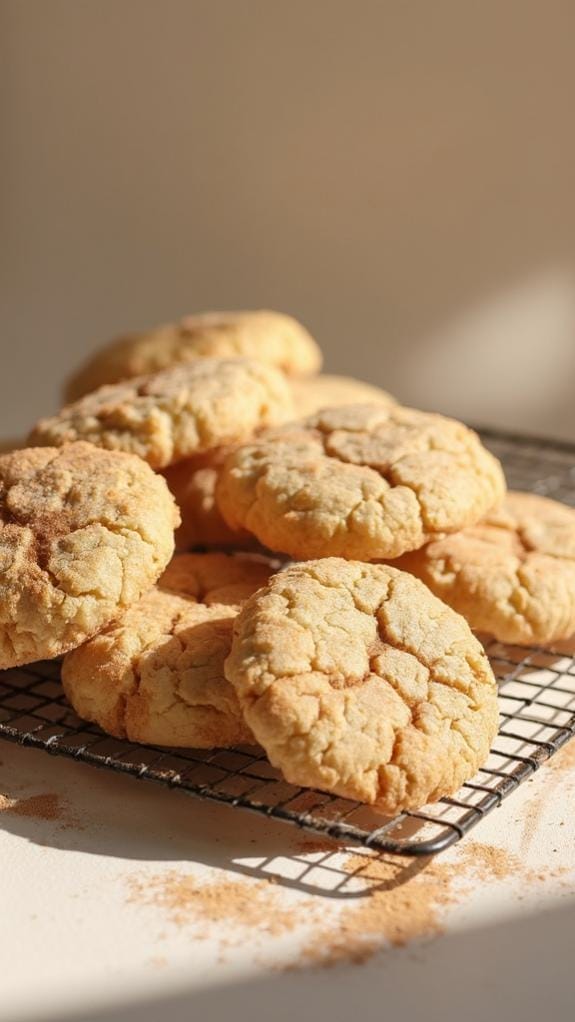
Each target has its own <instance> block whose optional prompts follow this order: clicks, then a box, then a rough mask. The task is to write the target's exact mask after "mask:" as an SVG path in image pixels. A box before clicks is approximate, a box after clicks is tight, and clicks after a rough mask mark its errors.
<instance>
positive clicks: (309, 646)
mask: <svg viewBox="0 0 575 1022" xmlns="http://www.w3.org/2000/svg"><path fill="white" fill-rule="evenodd" d="M225 669H226V676H227V678H228V679H229V680H230V681H231V683H232V684H233V686H234V688H235V690H236V692H237V695H238V698H239V702H240V706H241V708H242V711H243V714H244V718H245V721H246V723H247V724H248V725H249V727H250V728H251V730H252V732H253V734H254V736H255V738H256V739H257V741H258V742H259V743H260V744H261V745H262V746H263V748H264V749H265V750H266V752H267V754H268V757H269V759H270V761H271V762H272V763H273V764H274V766H276V767H279V768H280V769H281V770H282V772H283V774H284V775H285V777H286V779H287V780H288V781H290V782H291V783H293V784H298V785H302V786H311V787H318V788H321V789H324V790H326V791H330V792H333V793H335V794H337V795H341V796H343V797H346V798H351V799H356V800H358V801H360V802H367V803H369V804H371V805H373V806H375V807H377V809H379V810H380V811H381V812H383V813H386V814H390V815H391V814H394V813H396V812H399V811H401V810H403V809H413V808H417V807H420V806H422V805H424V804H425V803H427V802H430V801H433V800H435V799H438V798H441V797H442V796H444V795H447V794H451V793H453V792H455V791H456V790H457V789H458V788H459V786H460V785H461V784H462V783H463V782H464V781H466V780H468V779H469V778H470V777H472V776H473V774H474V773H475V772H476V770H477V769H478V768H479V767H480V766H481V764H482V763H483V762H484V761H485V759H486V758H487V755H488V752H489V747H490V743H491V741H492V739H493V737H494V735H495V733H496V730H497V720H498V714H497V694H496V684H495V679H494V677H493V673H492V671H491V668H490V666H489V662H488V660H487V657H486V655H485V652H484V650H483V647H482V646H481V645H480V643H479V642H478V641H477V640H476V639H475V638H474V636H473V635H472V633H471V631H470V629H469V626H468V625H467V624H466V622H465V621H464V619H463V618H462V617H460V615H459V614H456V613H455V612H454V611H453V610H451V608H449V607H446V606H445V604H443V603H441V601H440V600H438V599H437V598H436V597H435V596H433V595H432V594H431V593H430V592H429V590H428V589H426V587H425V586H424V585H423V584H422V583H421V582H420V581H419V580H418V579H415V578H413V577H412V576H411V575H408V574H406V573H405V572H401V571H397V570H396V569H394V568H392V567H388V566H386V565H373V564H365V563H360V562H354V561H344V560H341V559H339V558H326V559H325V560H320V561H309V562H307V563H301V564H294V565H292V566H290V567H289V568H287V569H286V570H285V571H282V572H280V573H278V574H277V575H274V576H273V578H272V579H271V580H270V582H269V584H268V585H267V586H266V587H265V588H264V589H261V590H260V591H259V592H258V593H256V594H255V595H254V596H252V597H251V598H250V599H249V600H248V601H247V603H246V604H245V606H244V608H243V610H242V612H241V614H240V615H239V617H238V619H237V620H236V623H235V625H234V640H233V645H232V650H231V653H230V656H229V657H228V659H227V661H226V667H225Z"/></svg>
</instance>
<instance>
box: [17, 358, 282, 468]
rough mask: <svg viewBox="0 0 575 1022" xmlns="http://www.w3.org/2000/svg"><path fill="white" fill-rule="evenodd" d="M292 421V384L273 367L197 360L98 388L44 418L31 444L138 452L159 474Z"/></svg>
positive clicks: (237, 361)
mask: <svg viewBox="0 0 575 1022" xmlns="http://www.w3.org/2000/svg"><path fill="white" fill-rule="evenodd" d="M292 415H293V403H292V398H291V392H290V390H289V385H288V382H287V380H286V377H285V376H284V375H283V373H281V372H280V371H279V370H278V369H274V368H273V367H272V366H269V365H264V364H263V363H261V362H256V361H254V360H252V359H241V358H238V359H210V358H202V359H197V360H196V361H195V362H191V363H190V364H189V365H180V366H175V367H174V368H172V369H166V370H165V371H164V372H161V373H156V374H155V375H153V376H140V377H137V378H136V379H133V380H128V381H127V382H126V383H117V384H115V385H112V386H109V387H101V388H100V390H97V391H95V392H94V393H93V394H88V395H87V397H84V398H81V399H80V400H79V401H76V402H75V403H74V404H71V405H68V406H67V407H66V408H63V409H62V411H61V412H60V413H59V415H55V416H53V417H52V418H49V419H42V420H41V421H40V422H39V423H38V424H37V425H36V427H35V428H34V430H33V431H32V434H31V437H30V443H35V444H49V445H50V446H56V447H59V446H61V445H62V444H66V443H70V442H71V441H73V440H88V441H90V442H91V443H93V444H96V445H97V446H98V447H104V448H106V449H107V450H116V451H128V452H129V453H130V454H138V455H139V456H140V457H141V458H143V459H144V461H147V462H148V464H149V465H151V466H152V468H156V469H159V468H166V466H168V465H172V464H175V463H176V462H177V461H182V460H183V459H184V458H189V457H191V456H192V455H195V454H202V453H204V452H205V451H210V450H213V449H214V448H217V447H221V446H223V445H225V444H233V443H236V442H238V441H240V440H245V439H247V438H248V437H250V436H252V435H253V433H254V432H255V430H257V429H260V428H262V427H266V426H273V425H277V424H278V423H281V422H285V421H286V419H289V418H291V417H292Z"/></svg>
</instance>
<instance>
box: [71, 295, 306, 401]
mask: <svg viewBox="0 0 575 1022" xmlns="http://www.w3.org/2000/svg"><path fill="white" fill-rule="evenodd" d="M237 356H240V357H246V358H256V359H259V361H260V362H266V363H267V364H268V365H272V366H275V367H276V368H277V369H281V370H282V371H283V372H284V373H286V374H287V375H288V376H300V375H306V374H308V373H316V372H318V370H319V369H320V367H321V361H322V359H321V352H320V349H319V347H318V345H317V344H316V342H315V341H314V339H313V337H312V336H311V334H309V333H308V331H307V330H306V329H305V327H303V326H302V325H301V323H298V321H297V320H296V319H293V318H292V316H286V315H284V314H283V313H280V312H267V311H259V312H206V313H203V314H200V315H197V316H185V317H184V318H183V319H181V320H179V321H178V322H176V323H168V324H166V325H165V326H160V327H156V329H155V330H149V331H147V332H145V333H140V334H130V335H129V336H126V337H120V338H118V339H117V340H114V341H112V342H111V343H110V344H108V345H106V346H105V347H104V348H102V349H101V350H99V351H97V352H96V354H95V355H93V356H92V357H91V358H90V360H89V361H88V362H87V363H86V364H85V365H84V366H83V367H82V368H81V369H80V370H79V371H78V372H77V373H75V374H74V376H72V378H71V379H70V380H69V382H68V384H67V386H66V392H65V397H66V401H68V402H70V401H77V400H78V398H80V397H83V396H84V394H88V393H89V392H90V391H92V390H96V389H97V388H98V387H102V386H103V385H104V384H109V383H119V382H120V381H121V380H128V379H131V378H132V377H133V376H146V375H147V374H149V373H157V372H160V371H161V370H162V369H168V368H169V367H170V366H173V365H177V364H180V363H182V362H193V361H195V360H196V359H198V358H206V357H210V358H235V357H237Z"/></svg>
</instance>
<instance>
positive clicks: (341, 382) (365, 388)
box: [291, 373, 397, 419]
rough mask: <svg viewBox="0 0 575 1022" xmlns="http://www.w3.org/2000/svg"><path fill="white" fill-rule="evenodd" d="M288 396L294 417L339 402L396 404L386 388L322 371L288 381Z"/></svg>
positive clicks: (338, 403)
mask: <svg viewBox="0 0 575 1022" xmlns="http://www.w3.org/2000/svg"><path fill="white" fill-rule="evenodd" d="M291 389H292V395H293V399H294V404H295V409H296V413H297V416H298V418H302V419H303V418H305V417H306V416H307V415H314V414H315V413H316V412H319V411H320V410H321V409H322V408H336V407H339V406H341V405H357V404H365V403H366V402H368V403H370V404H383V405H396V404H397V401H396V400H395V398H394V397H392V396H391V394H388V393H387V391H386V390H382V389H381V387H374V386H373V385H372V384H371V383H365V381H364V380H355V379H354V378H353V377H352V376H330V375H329V374H327V373H322V374H321V375H320V376H312V377H310V378H309V379H302V380H292V382H291Z"/></svg>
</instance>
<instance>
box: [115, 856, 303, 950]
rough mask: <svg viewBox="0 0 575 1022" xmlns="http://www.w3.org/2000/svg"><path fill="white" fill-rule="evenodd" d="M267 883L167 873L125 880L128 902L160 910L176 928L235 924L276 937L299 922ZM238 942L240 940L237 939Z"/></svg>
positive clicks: (173, 872) (174, 871) (295, 914)
mask: <svg viewBox="0 0 575 1022" xmlns="http://www.w3.org/2000/svg"><path fill="white" fill-rule="evenodd" d="M273 886H274V885H272V884H271V883H269V881H267V880H252V881H238V880H227V879H222V880H210V881H208V882H205V881H198V880H197V879H196V878H195V877H193V876H190V875H186V874H182V873H178V872H177V871H176V870H168V871H167V872H165V873H159V874H155V875H154V876H151V877H147V876H146V877H131V878H129V880H128V887H129V891H130V897H129V900H130V901H132V902H137V903H139V904H143V905H153V906H155V907H156V908H159V909H162V910H163V911H164V912H165V913H166V914H167V916H168V918H169V919H170V921H171V922H172V923H175V924H176V926H186V925H188V924H190V923H198V924H201V925H202V928H203V933H205V926H206V924H207V925H210V924H212V925H213V924H217V923H229V922H231V923H236V924H238V925H240V926H243V927H248V928H251V929H254V928H255V929H259V930H262V931H264V932H265V933H268V934H271V935H273V936H276V935H277V934H280V933H285V932H286V931H289V930H293V929H294V928H295V926H296V925H297V923H298V915H297V911H296V910H295V909H288V908H286V907H284V906H282V904H281V902H280V899H279V898H278V896H277V893H276V891H275V890H274V889H273ZM238 939H240V938H238Z"/></svg>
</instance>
